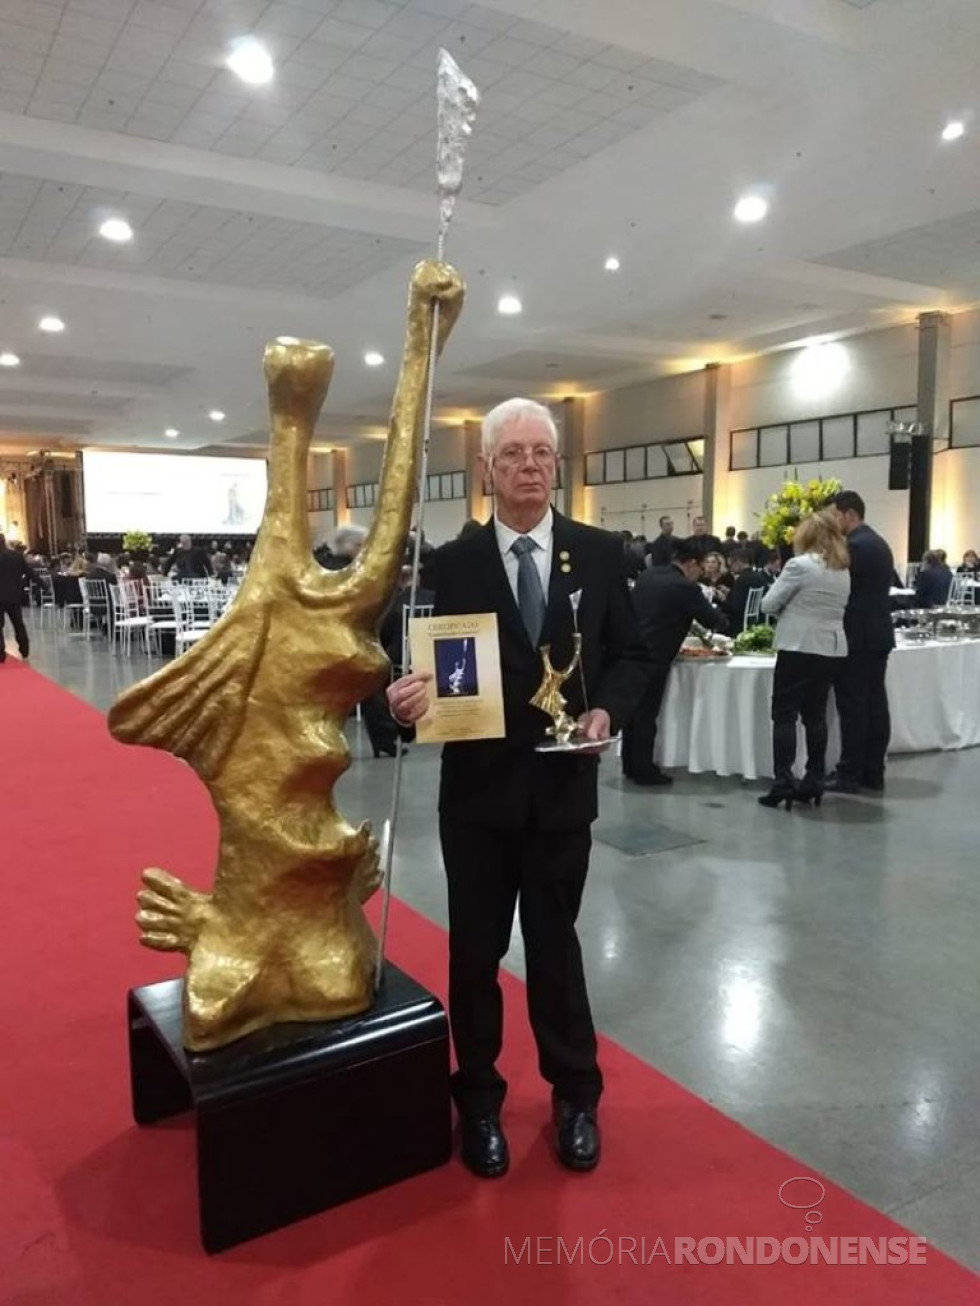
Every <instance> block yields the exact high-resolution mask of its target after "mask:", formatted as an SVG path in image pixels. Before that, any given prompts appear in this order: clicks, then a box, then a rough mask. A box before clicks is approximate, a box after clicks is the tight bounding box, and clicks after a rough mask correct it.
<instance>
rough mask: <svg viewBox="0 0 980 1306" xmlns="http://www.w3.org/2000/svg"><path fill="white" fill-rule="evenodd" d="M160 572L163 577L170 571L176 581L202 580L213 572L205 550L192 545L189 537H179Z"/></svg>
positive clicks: (199, 546)
mask: <svg viewBox="0 0 980 1306" xmlns="http://www.w3.org/2000/svg"><path fill="white" fill-rule="evenodd" d="M161 570H162V571H163V574H164V575H165V576H169V575H170V572H171V570H172V571H173V573H174V577H175V579H177V580H204V579H205V578H206V577H207V576H210V575H211V574H212V572H213V568H212V566H211V559H210V558H209V557H208V552H207V549H205V548H202V547H201V545H199V544H193V543H192V542H191V537H190V536H189V535H182V536H181V537H180V539H179V540H178V541H177V546H176V548H175V549H174V551H173V553H171V555H170V557H169V558H167V560H166V561H165V562H164V564H163V567H162V569H161Z"/></svg>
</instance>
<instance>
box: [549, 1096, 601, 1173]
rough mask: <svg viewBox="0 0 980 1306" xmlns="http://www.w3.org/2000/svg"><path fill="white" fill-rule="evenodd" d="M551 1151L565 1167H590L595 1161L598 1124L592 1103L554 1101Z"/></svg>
mask: <svg viewBox="0 0 980 1306" xmlns="http://www.w3.org/2000/svg"><path fill="white" fill-rule="evenodd" d="M553 1120H554V1126H555V1151H556V1152H557V1153H558V1160H559V1161H560V1162H561V1163H562V1165H565V1166H567V1167H568V1168H569V1170H594V1169H595V1167H596V1166H597V1165H598V1164H599V1151H600V1146H599V1124H598V1121H597V1120H596V1108H595V1107H594V1106H575V1105H574V1104H573V1103H572V1102H559V1101H556V1102H555V1104H554V1115H553Z"/></svg>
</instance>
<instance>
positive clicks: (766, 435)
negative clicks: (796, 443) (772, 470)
mask: <svg viewBox="0 0 980 1306" xmlns="http://www.w3.org/2000/svg"><path fill="white" fill-rule="evenodd" d="M788 434H789V429H788V427H785V426H763V427H761V428H760V430H759V466H760V467H785V466H786V464H787V463H788V462H789V456H788V455H789V439H788Z"/></svg>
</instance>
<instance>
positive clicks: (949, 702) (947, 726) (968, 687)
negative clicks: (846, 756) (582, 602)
mask: <svg viewBox="0 0 980 1306" xmlns="http://www.w3.org/2000/svg"><path fill="white" fill-rule="evenodd" d="M774 666H775V658H774V657H732V658H725V659H720V660H718V661H714V660H710V661H709V660H706V659H693V660H690V661H685V660H684V659H680V660H678V661H677V662H676V663H675V664H674V667H673V670H672V671H671V673H670V681H669V683H668V686H667V693H666V695H665V697H664V703H663V707H662V708H661V712H660V724H659V727H658V731H657V750H656V760H657V761H658V762H659V763H660V765H661V766H665V767H685V768H686V769H687V770H689V771H714V772H715V773H716V774H717V775H741V776H744V777H745V778H746V779H755V778H756V777H758V776H771V775H772V740H771V725H770V718H769V702H770V697H771V694H772V676H773V667H774ZM888 701H889V703H890V705H891V717H892V740H891V747H890V749H889V752H890V753H921V752H927V751H929V750H931V749H957V748H971V747H973V746H975V745H977V744H980V640H930V641H928V642H926V643H919V644H903V643H900V644H899V646H898V648H897V649H896V650H895V652H894V653H893V654H892V656H891V657H890V658H889V660H888ZM829 726H830V744H829V749H828V756H827V762H828V766H833V765H834V763H835V762H836V760H837V757H838V755H839V753H840V731H839V728H838V723H837V712H836V709H835V707H834V702H833V695H831V702H830V713H829ZM799 757H800V761H801V762H802V759H803V757H804V752H803V747H802V731H801V745H800V753H799Z"/></svg>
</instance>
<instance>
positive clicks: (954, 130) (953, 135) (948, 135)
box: [943, 120, 966, 141]
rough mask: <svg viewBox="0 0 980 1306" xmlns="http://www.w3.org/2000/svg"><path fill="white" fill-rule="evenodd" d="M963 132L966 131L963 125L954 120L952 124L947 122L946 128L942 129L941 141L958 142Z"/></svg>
mask: <svg viewBox="0 0 980 1306" xmlns="http://www.w3.org/2000/svg"><path fill="white" fill-rule="evenodd" d="M965 131H966V124H965V123H962V122H959V121H957V120H954V121H953V122H948V123H947V124H946V126H945V127H944V128H943V140H944V141H958V140H959V139H960V137H961V136H962V135H963V133H964V132H965Z"/></svg>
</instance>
